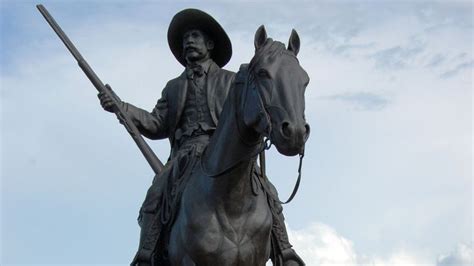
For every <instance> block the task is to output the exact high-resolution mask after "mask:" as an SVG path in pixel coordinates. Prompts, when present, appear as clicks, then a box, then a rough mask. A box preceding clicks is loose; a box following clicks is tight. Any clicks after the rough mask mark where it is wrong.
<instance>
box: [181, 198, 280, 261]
mask: <svg viewBox="0 0 474 266" xmlns="http://www.w3.org/2000/svg"><path fill="white" fill-rule="evenodd" d="M225 207H226V206H225V204H216V203H215V202H213V203H210V202H208V201H206V200H205V199H202V201H200V202H199V201H194V202H191V203H188V204H186V205H183V206H182V208H184V209H183V210H182V212H181V215H180V216H179V217H178V219H177V221H176V224H175V228H174V229H176V231H175V236H176V237H177V239H176V241H178V242H180V243H182V244H183V245H184V246H185V249H186V250H187V253H188V254H189V255H191V256H192V257H193V261H195V262H196V264H197V265H201V264H204V265H207V264H208V263H209V262H213V263H216V262H220V264H219V265H231V264H232V265H259V264H261V263H263V262H264V261H265V260H266V258H268V252H269V250H268V247H269V240H270V230H271V226H272V218H271V213H270V212H269V210H268V206H267V204H266V200H265V199H264V197H263V195H260V196H257V197H255V199H254V202H253V203H252V206H250V208H248V209H246V210H244V212H243V214H242V213H240V215H236V213H233V212H232V211H229V210H227V209H226V208H225ZM241 211H242V210H238V212H241ZM262 247H265V248H262ZM197 262H199V263H197Z"/></svg>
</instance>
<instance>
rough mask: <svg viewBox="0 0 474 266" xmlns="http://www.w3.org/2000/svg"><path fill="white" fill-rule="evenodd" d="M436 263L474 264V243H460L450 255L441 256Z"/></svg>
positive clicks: (441, 265) (446, 264) (446, 265)
mask: <svg viewBox="0 0 474 266" xmlns="http://www.w3.org/2000/svg"><path fill="white" fill-rule="evenodd" d="M436 265H437V266H448V265H452V266H454V265H459V266H461V265H474V252H473V249H472V245H466V244H458V246H457V247H456V249H455V250H454V251H453V252H451V253H450V254H448V255H442V256H440V257H439V258H438V262H437V264H436Z"/></svg>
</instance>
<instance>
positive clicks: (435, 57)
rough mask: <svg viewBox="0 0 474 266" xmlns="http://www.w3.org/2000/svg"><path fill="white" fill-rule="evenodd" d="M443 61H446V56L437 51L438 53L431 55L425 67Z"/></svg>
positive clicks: (435, 65) (433, 65) (437, 64)
mask: <svg viewBox="0 0 474 266" xmlns="http://www.w3.org/2000/svg"><path fill="white" fill-rule="evenodd" d="M445 61H446V56H444V55H442V54H439V53H438V54H435V55H433V56H432V57H431V60H430V61H429V62H428V64H426V65H425V66H426V67H437V66H439V65H440V64H441V63H443V62H445Z"/></svg>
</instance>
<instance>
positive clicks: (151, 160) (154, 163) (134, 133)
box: [36, 5, 163, 174]
mask: <svg viewBox="0 0 474 266" xmlns="http://www.w3.org/2000/svg"><path fill="white" fill-rule="evenodd" d="M36 7H37V8H38V10H39V11H40V13H41V14H42V15H43V17H44V18H45V19H46V21H47V22H48V24H49V25H50V26H51V28H53V30H54V32H56V34H57V35H58V37H59V39H61V41H62V42H63V43H64V45H66V47H67V49H68V50H69V52H71V54H72V56H74V58H75V59H76V61H77V63H78V64H79V67H80V68H81V69H82V71H83V72H84V73H85V74H86V76H87V78H89V80H90V81H91V82H92V84H93V85H94V87H95V88H96V89H97V90H98V91H99V92H101V93H105V94H106V95H108V96H109V97H110V99H113V100H114V101H115V109H114V112H115V115H117V118H118V119H119V120H120V121H122V123H123V125H124V126H125V129H126V130H127V131H128V133H129V134H130V136H131V137H132V139H133V140H134V141H135V143H136V144H137V146H138V148H139V149H140V151H141V152H142V154H143V156H145V159H146V160H147V162H148V164H149V165H150V166H151V168H152V169H153V171H154V172H155V174H159V173H160V172H161V171H162V169H163V163H162V162H161V161H160V159H158V157H157V156H156V154H155V153H154V152H153V150H152V149H151V148H150V146H149V145H148V143H147V142H146V141H145V140H144V139H143V137H142V135H141V133H140V131H139V130H138V128H137V127H136V126H135V124H134V123H133V121H132V120H131V119H130V117H129V116H127V114H126V113H125V112H124V110H123V108H122V106H121V104H120V103H118V102H117V99H116V98H115V97H113V95H112V91H110V90H109V89H108V88H107V87H106V86H105V85H104V83H102V81H101V80H100V79H99V77H98V76H97V74H96V73H95V72H94V71H93V70H92V68H91V67H90V66H89V64H88V63H87V61H86V60H85V59H84V58H83V57H82V55H81V54H80V53H79V51H78V50H77V49H76V47H75V46H74V44H73V43H72V42H71V40H69V38H68V37H67V35H66V34H65V33H64V31H63V30H62V29H61V27H59V25H58V24H57V23H56V21H55V20H54V18H53V17H52V16H51V14H49V12H48V10H47V9H46V8H45V7H44V6H43V5H37V6H36Z"/></svg>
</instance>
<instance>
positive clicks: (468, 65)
mask: <svg viewBox="0 0 474 266" xmlns="http://www.w3.org/2000/svg"><path fill="white" fill-rule="evenodd" d="M473 66H474V60H471V61H467V62H463V63H459V64H458V65H456V66H455V67H454V68H453V69H451V70H448V71H446V72H444V73H443V74H441V75H440V77H441V78H443V79H447V78H450V77H453V76H455V75H457V74H458V73H459V72H461V71H463V70H465V69H470V68H472V67H473Z"/></svg>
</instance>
